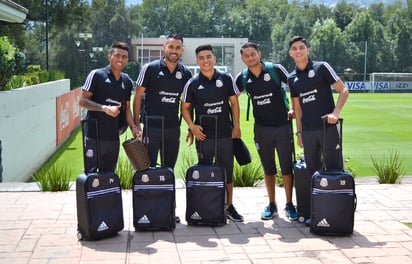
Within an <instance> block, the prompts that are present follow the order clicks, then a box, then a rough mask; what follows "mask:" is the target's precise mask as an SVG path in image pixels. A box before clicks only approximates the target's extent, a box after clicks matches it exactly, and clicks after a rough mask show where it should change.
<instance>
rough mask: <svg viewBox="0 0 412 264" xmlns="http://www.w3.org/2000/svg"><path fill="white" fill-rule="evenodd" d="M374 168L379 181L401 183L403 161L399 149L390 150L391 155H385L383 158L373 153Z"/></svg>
mask: <svg viewBox="0 0 412 264" xmlns="http://www.w3.org/2000/svg"><path fill="white" fill-rule="evenodd" d="M371 159H372V163H373V170H374V171H375V173H376V174H377V176H378V178H379V180H378V181H379V183H390V184H393V183H400V182H401V180H402V178H403V174H404V173H405V171H404V169H403V162H402V160H401V159H400V156H399V151H396V150H393V149H392V150H390V152H389V156H386V155H385V154H384V155H383V158H382V159H381V160H378V159H377V158H375V157H374V156H372V155H371Z"/></svg>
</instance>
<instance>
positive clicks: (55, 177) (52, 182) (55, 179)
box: [33, 162, 72, 192]
mask: <svg viewBox="0 0 412 264" xmlns="http://www.w3.org/2000/svg"><path fill="white" fill-rule="evenodd" d="M46 167H47V166H43V167H42V168H41V169H40V170H38V171H37V172H35V173H34V175H33V180H34V181H35V182H36V183H37V185H38V186H39V188H40V189H41V190H42V191H45V192H48V191H49V192H59V191H67V190H69V189H70V187H71V183H70V177H71V173H72V172H71V170H70V169H69V168H68V167H67V166H65V165H60V164H59V163H58V162H56V163H54V164H53V165H52V166H51V167H50V168H49V169H47V168H46Z"/></svg>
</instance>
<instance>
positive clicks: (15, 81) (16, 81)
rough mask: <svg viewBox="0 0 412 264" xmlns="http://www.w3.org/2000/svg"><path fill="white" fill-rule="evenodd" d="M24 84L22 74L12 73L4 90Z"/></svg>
mask: <svg viewBox="0 0 412 264" xmlns="http://www.w3.org/2000/svg"><path fill="white" fill-rule="evenodd" d="M24 84H25V82H24V77H23V76H22V75H13V77H11V79H10V80H9V82H8V83H7V85H6V87H5V89H4V91H10V90H12V89H16V88H20V87H23V86H24Z"/></svg>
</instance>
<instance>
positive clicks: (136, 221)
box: [133, 116, 176, 231]
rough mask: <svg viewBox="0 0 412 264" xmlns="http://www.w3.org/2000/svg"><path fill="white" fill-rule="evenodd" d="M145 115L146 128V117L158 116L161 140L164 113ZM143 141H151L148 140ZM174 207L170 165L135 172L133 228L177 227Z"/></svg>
mask: <svg viewBox="0 0 412 264" xmlns="http://www.w3.org/2000/svg"><path fill="white" fill-rule="evenodd" d="M145 119H146V124H145V127H146V129H147V122H148V120H149V119H159V120H161V122H162V138H163V139H162V142H163V140H164V134H163V133H164V117H163V116H146V117H145ZM146 132H147V130H146ZM146 134H147V133H146ZM146 143H148V144H150V142H146ZM162 153H163V150H162ZM162 160H163V158H162ZM175 209H176V193H175V175H174V172H173V170H172V169H171V168H169V167H164V166H162V167H156V168H148V169H147V170H144V171H137V172H136V173H135V174H134V176H133V226H134V228H135V230H136V231H160V230H174V229H175V227H176V213H175Z"/></svg>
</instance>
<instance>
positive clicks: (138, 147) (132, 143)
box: [122, 138, 150, 171]
mask: <svg viewBox="0 0 412 264" xmlns="http://www.w3.org/2000/svg"><path fill="white" fill-rule="evenodd" d="M122 146H123V148H124V151H125V152H126V155H127V157H128V158H129V160H130V163H131V164H132V166H133V168H134V169H135V170H136V171H142V170H146V169H148V168H149V167H150V160H149V156H148V154H147V150H146V146H145V145H144V143H143V142H142V141H141V140H139V139H137V138H132V139H127V140H126V141H124V142H123V143H122Z"/></svg>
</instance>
